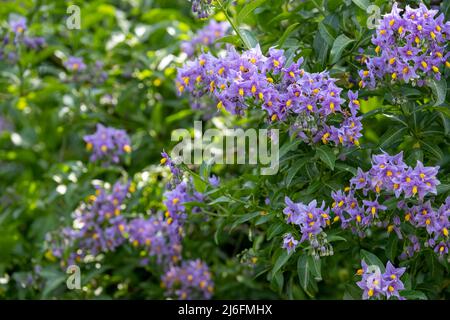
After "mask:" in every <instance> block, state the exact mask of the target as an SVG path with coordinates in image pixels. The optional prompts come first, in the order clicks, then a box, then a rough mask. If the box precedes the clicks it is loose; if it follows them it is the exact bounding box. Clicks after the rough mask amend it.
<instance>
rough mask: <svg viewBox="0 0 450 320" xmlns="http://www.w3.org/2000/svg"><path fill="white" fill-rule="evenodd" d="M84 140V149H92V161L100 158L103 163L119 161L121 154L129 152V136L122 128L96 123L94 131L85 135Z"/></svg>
mask: <svg viewBox="0 0 450 320" xmlns="http://www.w3.org/2000/svg"><path fill="white" fill-rule="evenodd" d="M84 141H85V142H86V149H87V150H89V151H92V154H91V157H90V160H91V161H92V162H94V161H97V160H100V161H102V162H103V163H104V164H109V163H111V162H112V163H119V158H120V156H121V155H123V154H124V153H130V152H131V146H130V138H129V137H128V135H127V133H126V132H125V131H124V130H118V129H115V128H111V127H104V126H103V125H101V124H97V130H96V132H95V133H94V134H92V135H87V136H85V137H84Z"/></svg>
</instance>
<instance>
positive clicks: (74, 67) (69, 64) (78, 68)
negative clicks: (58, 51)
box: [64, 56, 87, 72]
mask: <svg viewBox="0 0 450 320" xmlns="http://www.w3.org/2000/svg"><path fill="white" fill-rule="evenodd" d="M64 66H65V67H66V68H67V70H69V71H72V72H82V71H84V70H86V68H87V67H86V64H85V63H84V61H83V58H80V57H74V56H71V57H69V58H68V59H67V61H66V62H65V63H64Z"/></svg>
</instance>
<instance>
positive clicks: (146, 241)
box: [128, 214, 183, 264]
mask: <svg viewBox="0 0 450 320" xmlns="http://www.w3.org/2000/svg"><path fill="white" fill-rule="evenodd" d="M182 231H183V230H182V226H181V225H180V224H178V223H176V222H173V221H171V220H170V218H166V219H165V218H164V217H163V216H162V215H159V214H158V215H156V216H152V217H150V218H147V219H143V218H136V219H133V220H131V221H130V222H129V224H128V234H129V239H128V240H129V241H130V243H131V244H132V246H133V247H139V248H141V250H143V251H144V252H147V256H146V257H153V256H154V257H156V258H157V260H156V261H157V263H159V264H162V263H165V264H167V263H169V264H170V263H176V262H178V261H180V259H181V238H182ZM142 262H143V263H144V264H145V262H147V260H146V259H144V260H143V261H142Z"/></svg>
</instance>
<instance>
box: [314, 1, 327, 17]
mask: <svg viewBox="0 0 450 320" xmlns="http://www.w3.org/2000/svg"><path fill="white" fill-rule="evenodd" d="M311 2H312V3H313V4H314V6H315V7H316V8H317V9H319V11H320V13H322V14H323V15H325V11H324V10H323V9H322V7H321V6H319V4H318V3H317V2H316V0H311Z"/></svg>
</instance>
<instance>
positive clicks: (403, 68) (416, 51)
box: [359, 3, 450, 87]
mask: <svg viewBox="0 0 450 320" xmlns="http://www.w3.org/2000/svg"><path fill="white" fill-rule="evenodd" d="M402 12H403V10H401V9H399V8H398V6H397V3H394V6H393V7H392V11H391V13H389V14H386V15H385V16H384V17H383V18H382V19H381V21H380V24H379V26H378V28H377V32H376V35H375V36H374V37H373V38H372V43H373V44H374V45H375V46H376V48H375V55H376V56H375V57H373V58H367V59H365V63H366V67H367V70H361V71H360V72H359V75H360V77H361V79H362V80H361V82H360V86H361V87H365V86H369V87H374V86H375V85H376V80H378V79H379V80H382V79H383V78H385V77H386V76H387V77H388V78H389V79H390V80H391V81H392V82H397V81H403V82H406V83H408V82H412V83H413V84H414V83H416V84H417V85H419V86H421V85H423V84H424V83H425V81H424V80H426V79H428V78H435V79H437V80H439V79H440V78H441V73H442V72H443V68H444V66H450V64H449V63H448V62H447V57H446V54H445V51H446V47H447V42H448V41H447V40H446V39H448V36H449V35H450V23H449V22H445V23H444V15H443V14H441V15H439V16H438V17H436V15H437V12H438V11H436V10H428V9H427V8H426V7H425V5H423V4H420V6H419V8H417V9H412V8H411V7H409V6H406V9H405V10H404V12H403V14H402Z"/></svg>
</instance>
